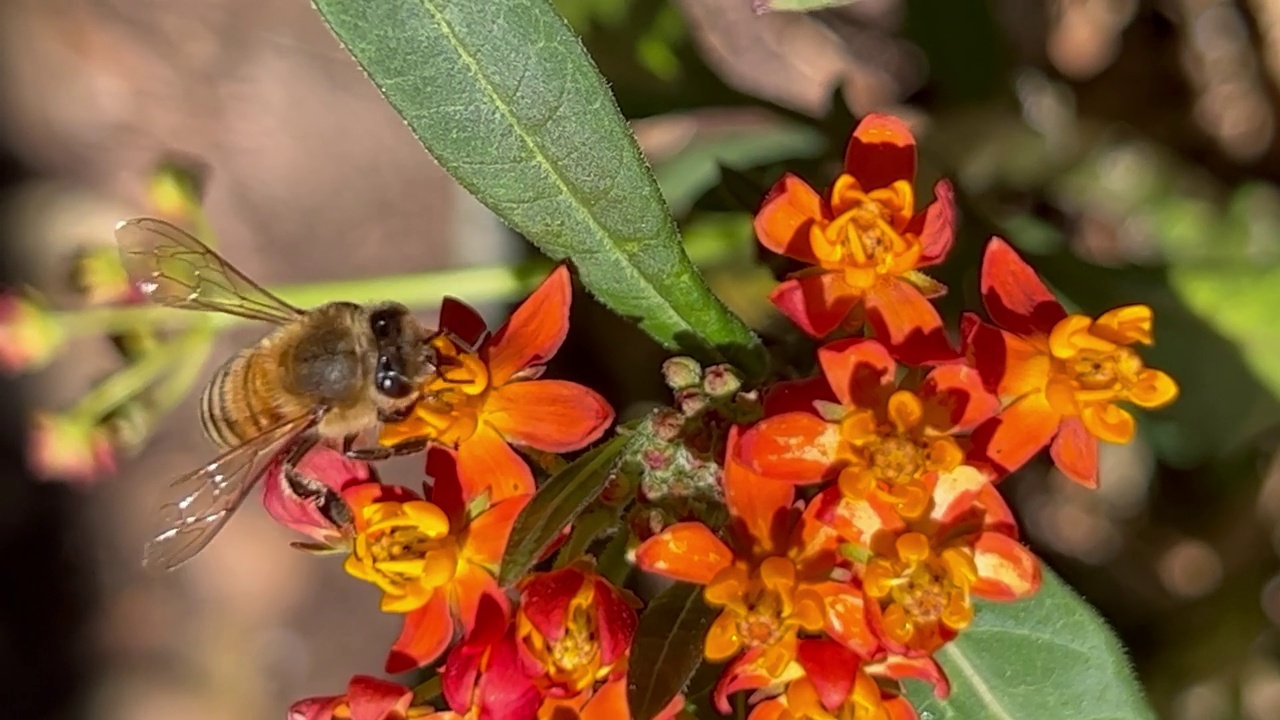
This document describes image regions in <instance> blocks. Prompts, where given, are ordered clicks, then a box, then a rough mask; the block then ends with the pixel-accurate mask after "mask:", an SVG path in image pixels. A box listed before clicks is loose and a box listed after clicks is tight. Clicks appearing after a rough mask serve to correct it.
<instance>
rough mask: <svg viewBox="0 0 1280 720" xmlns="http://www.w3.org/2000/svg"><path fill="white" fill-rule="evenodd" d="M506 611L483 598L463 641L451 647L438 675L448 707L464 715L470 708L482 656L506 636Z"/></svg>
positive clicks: (498, 603)
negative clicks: (461, 711)
mask: <svg viewBox="0 0 1280 720" xmlns="http://www.w3.org/2000/svg"><path fill="white" fill-rule="evenodd" d="M509 611H510V608H509V607H507V604H506V602H505V601H504V600H503V599H502V598H500V597H498V596H494V595H486V596H483V597H482V598H481V600H480V603H479V606H478V607H477V608H476V617H475V624H474V625H473V627H472V630H471V632H469V633H467V634H466V637H464V638H463V641H462V642H461V643H459V644H458V645H456V646H454V648H453V650H452V651H450V653H449V658H448V660H447V661H446V662H445V664H444V668H443V669H442V670H441V672H440V686H441V690H442V691H443V693H444V698H445V701H446V702H448V703H449V707H452V708H454V709H455V710H456V709H461V710H463V711H464V712H465V711H466V710H467V709H469V708H470V707H471V698H472V693H473V691H474V690H475V683H476V676H477V675H478V674H479V672H480V661H481V660H482V659H483V658H484V654H485V653H486V652H488V650H489V649H490V648H491V647H492V646H493V645H495V644H496V643H498V642H499V641H500V640H501V639H502V637H503V635H504V634H506V632H507V629H508V627H509V626H510V623H509V622H508V619H509V615H508V613H509Z"/></svg>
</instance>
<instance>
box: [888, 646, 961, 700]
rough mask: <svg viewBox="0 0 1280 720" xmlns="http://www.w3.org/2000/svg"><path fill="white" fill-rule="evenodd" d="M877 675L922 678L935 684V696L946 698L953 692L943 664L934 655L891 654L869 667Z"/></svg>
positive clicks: (904, 678)
mask: <svg viewBox="0 0 1280 720" xmlns="http://www.w3.org/2000/svg"><path fill="white" fill-rule="evenodd" d="M868 670H869V672H871V673H873V674H875V675H883V676H885V677H887V678H890V679H893V680H922V681H924V682H927V683H929V684H930V685H932V686H933V696H934V697H936V698H938V699H940V700H945V699H946V698H947V696H949V695H950V694H951V682H950V681H949V680H947V674H946V672H944V671H943V669H942V666H941V665H939V664H938V661H937V660H934V659H933V658H932V657H916V658H910V657H903V656H901V655H890V656H888V657H886V658H885V659H884V660H882V661H880V662H878V663H876V667H875V668H868Z"/></svg>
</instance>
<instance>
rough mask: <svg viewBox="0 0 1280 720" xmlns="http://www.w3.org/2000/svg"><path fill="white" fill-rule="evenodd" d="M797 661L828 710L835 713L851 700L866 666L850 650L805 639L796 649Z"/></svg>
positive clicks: (838, 645) (824, 641) (835, 644)
mask: <svg viewBox="0 0 1280 720" xmlns="http://www.w3.org/2000/svg"><path fill="white" fill-rule="evenodd" d="M796 660H797V661H799V663H800V666H801V667H803V668H804V672H805V675H807V676H808V677H809V681H810V682H812V683H813V687H814V689H815V690H817V691H818V698H819V699H821V701H822V705H823V707H825V708H826V709H827V710H835V709H836V708H838V707H840V706H841V705H843V704H844V701H845V700H847V699H848V698H849V694H850V693H851V692H853V681H854V679H855V678H856V677H857V675H858V669H859V668H860V667H861V665H862V663H861V662H859V659H858V656H857V655H856V654H854V653H853V652H851V651H850V650H849V649H847V648H845V647H844V646H842V645H840V644H839V643H834V642H830V641H826V640H801V641H800V644H799V646H798V647H797V648H796Z"/></svg>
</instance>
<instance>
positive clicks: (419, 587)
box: [343, 448, 528, 673]
mask: <svg viewBox="0 0 1280 720" xmlns="http://www.w3.org/2000/svg"><path fill="white" fill-rule="evenodd" d="M427 472H428V474H430V475H431V476H432V477H434V478H435V482H434V484H433V485H432V487H431V490H430V492H429V493H428V494H427V495H426V497H427V499H423V498H421V497H419V496H418V495H416V494H415V493H413V491H411V490H408V489H406V488H402V487H399V486H392V485H377V484H365V485H359V486H357V487H356V488H354V489H353V490H352V491H351V492H348V493H347V499H348V503H349V504H350V505H351V510H352V513H353V515H354V519H355V531H356V534H355V537H354V539H353V540H352V542H351V554H350V555H349V556H348V557H347V560H346V563H345V565H344V566H343V567H344V569H345V570H346V571H347V572H348V573H349V574H350V575H352V576H353V577H356V578H358V579H361V580H365V581H367V582H370V583H373V584H374V585H376V586H377V587H378V589H379V590H381V591H382V610H383V612H393V613H402V614H404V616H405V621H404V629H403V631H402V632H401V634H400V637H399V638H398V639H397V640H396V641H395V643H394V644H393V645H392V647H391V653H390V655H389V656H388V657H387V664H386V669H387V672H392V673H394V672H403V671H405V670H411V669H413V668H416V667H421V666H423V665H426V664H428V663H430V662H432V661H433V660H435V659H436V658H438V657H439V656H440V655H441V654H442V653H443V652H444V651H445V649H446V648H448V646H449V644H450V643H451V642H452V641H453V638H454V631H455V621H457V622H459V623H461V625H462V628H463V630H464V631H470V630H471V628H472V626H473V625H474V623H475V619H476V614H477V611H478V610H477V609H478V607H479V604H480V602H481V601H482V599H483V598H485V597H491V598H495V599H497V600H499V601H500V603H505V599H503V598H504V596H503V594H502V591H501V589H500V588H499V587H498V583H497V580H496V579H495V573H496V572H497V568H498V564H499V563H500V562H501V560H502V553H503V550H504V549H505V548H506V544H507V537H508V535H509V534H510V532H511V527H512V525H513V524H514V523H515V519H516V516H517V515H518V514H519V512H520V510H521V509H523V507H524V505H525V503H526V502H527V501H528V497H527V496H522V497H516V498H509V499H507V500H503V501H500V502H497V503H493V504H485V503H484V500H483V498H478V497H477V496H476V495H474V494H471V493H469V492H468V489H469V488H473V487H475V484H474V483H468V482H466V481H465V480H464V479H463V478H462V477H460V474H461V473H460V468H459V467H458V466H457V464H456V463H455V461H454V458H453V456H452V454H450V453H449V452H447V451H445V450H443V449H440V448H433V449H432V450H431V451H429V452H428V455H427ZM477 503H479V504H480V505H481V506H480V507H477Z"/></svg>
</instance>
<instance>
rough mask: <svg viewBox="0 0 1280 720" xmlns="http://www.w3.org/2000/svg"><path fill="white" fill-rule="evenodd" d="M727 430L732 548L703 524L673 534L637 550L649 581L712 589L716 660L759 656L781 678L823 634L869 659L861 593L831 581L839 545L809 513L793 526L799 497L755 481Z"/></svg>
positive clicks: (871, 643)
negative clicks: (798, 652)
mask: <svg viewBox="0 0 1280 720" xmlns="http://www.w3.org/2000/svg"><path fill="white" fill-rule="evenodd" d="M736 443H737V429H736V428H734V429H732V430H731V431H730V434H729V441H728V448H727V450H726V464H725V470H724V492H725V503H726V505H727V507H728V510H729V513H730V516H731V518H732V520H731V526H730V532H731V535H732V537H733V539H734V543H733V545H734V548H736V550H737V552H736V553H735V551H734V549H730V547H729V546H728V545H726V544H725V543H724V542H722V541H721V540H720V539H719V538H718V537H716V535H715V533H714V532H712V530H711V529H710V528H708V527H707V526H706V525H704V524H702V523H700V522H682V523H677V524H675V525H672V526H670V527H668V528H666V529H665V530H663V531H662V532H661V533H659V534H657V535H655V536H653V537H651V538H649V539H648V540H646V541H645V542H644V543H642V544H641V545H640V547H638V548H637V549H636V565H637V566H639V567H640V568H641V569H643V570H646V571H648V572H653V573H657V574H659V575H665V576H667V577H670V578H674V579H677V580H683V581H686V582H693V583H698V584H700V585H705V586H706V588H705V590H704V597H705V598H706V601H707V603H708V604H710V605H714V606H716V607H722V608H724V610H723V611H722V612H721V613H720V615H719V617H717V618H716V620H715V622H714V623H713V624H712V626H711V629H710V631H709V632H708V633H707V639H706V647H705V649H704V650H705V653H706V656H707V658H708V659H710V660H712V661H721V660H726V659H728V658H730V657H733V656H734V655H737V654H738V653H740V652H742V651H744V650H745V651H751V650H759V651H760V653H759V654H758V660H759V662H760V663H762V667H763V668H764V669H765V671H766V672H768V673H771V674H774V675H776V674H777V673H780V672H782V670H783V669H784V668H785V667H786V666H787V665H788V663H790V662H791V661H792V659H794V657H795V649H796V643H797V640H798V637H799V636H800V635H801V634H802V633H821V632H824V631H825V632H826V633H827V634H829V635H830V636H831V637H833V638H836V639H838V640H839V641H840V642H842V643H844V644H845V645H847V646H849V647H850V648H852V649H854V650H856V651H858V652H860V653H863V654H865V655H868V656H869V655H871V654H872V653H874V652H875V650H876V642H875V640H874V639H873V637H872V636H871V633H870V630H869V628H868V626H867V621H866V618H865V615H864V611H863V599H862V596H861V593H860V592H859V591H858V588H857V587H855V586H853V585H849V584H847V583H843V582H836V581H833V580H831V579H830V578H831V572H832V570H833V569H834V567H835V563H836V556H835V554H834V547H835V546H834V537H833V536H832V534H831V533H828V532H826V531H825V530H824V529H823V528H822V526H821V525H820V524H819V523H817V522H816V520H815V519H814V518H813V517H812V516H810V514H809V513H808V512H807V511H806V513H805V514H804V515H803V516H801V517H800V518H798V519H797V518H796V512H795V509H794V508H793V507H792V504H793V503H794V500H795V489H794V488H793V487H792V486H790V485H788V484H786V483H781V482H777V481H775V480H772V479H769V478H767V477H762V476H759V475H756V474H755V473H753V472H751V471H750V470H748V469H747V468H746V467H745V466H743V465H742V464H741V463H738V462H737V461H736V460H734V458H735V457H736V455H735V450H734V448H735V445H736Z"/></svg>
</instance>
